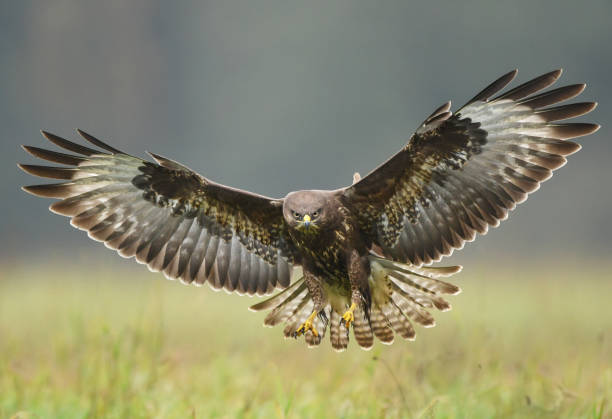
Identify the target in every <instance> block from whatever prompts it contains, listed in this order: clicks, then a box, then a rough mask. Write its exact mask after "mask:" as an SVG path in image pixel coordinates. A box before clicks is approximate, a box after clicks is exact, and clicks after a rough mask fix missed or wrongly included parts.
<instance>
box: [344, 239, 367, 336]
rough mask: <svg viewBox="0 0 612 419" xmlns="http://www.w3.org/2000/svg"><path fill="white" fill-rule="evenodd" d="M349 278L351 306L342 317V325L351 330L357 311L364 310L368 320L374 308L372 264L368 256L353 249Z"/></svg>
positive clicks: (350, 257) (349, 265)
mask: <svg viewBox="0 0 612 419" xmlns="http://www.w3.org/2000/svg"><path fill="white" fill-rule="evenodd" d="M348 276H349V282H350V283H351V306H350V307H349V309H348V310H347V311H346V312H345V313H344V314H343V315H342V323H344V325H345V326H346V328H347V329H348V328H350V326H351V323H353V322H354V321H355V309H356V308H357V307H361V308H363V312H364V314H365V317H366V319H368V321H369V318H370V307H371V306H372V296H371V295H370V285H369V283H368V277H369V276H370V264H369V261H368V257H367V256H361V255H360V254H359V252H358V251H357V250H355V249H353V250H352V251H351V253H350V255H349V260H348Z"/></svg>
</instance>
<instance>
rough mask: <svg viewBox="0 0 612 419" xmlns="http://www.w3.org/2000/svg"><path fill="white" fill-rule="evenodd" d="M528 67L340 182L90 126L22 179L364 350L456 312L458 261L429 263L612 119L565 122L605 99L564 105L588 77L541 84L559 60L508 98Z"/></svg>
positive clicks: (199, 275) (67, 210)
mask: <svg viewBox="0 0 612 419" xmlns="http://www.w3.org/2000/svg"><path fill="white" fill-rule="evenodd" d="M515 75H516V71H512V72H510V73H507V74H505V75H504V76H502V77H501V78H499V79H498V80H496V81H495V82H493V83H492V84H491V85H489V86H488V87H487V88H485V89H484V90H483V91H481V92H480V93H479V94H477V95H476V96H475V97H474V98H473V99H472V100H470V101H469V102H468V103H467V104H466V105H464V106H463V107H461V108H460V109H459V110H458V111H457V112H456V113H454V114H453V113H451V111H450V102H449V103H446V104H444V105H442V106H441V107H439V108H438V109H436V110H435V111H434V112H433V113H432V114H431V115H430V116H429V117H428V118H427V119H426V120H425V122H424V123H423V124H422V125H421V126H420V127H419V128H418V129H417V131H416V132H415V133H414V134H413V136H412V137H411V138H410V140H409V141H408V143H407V144H406V145H405V146H404V147H403V148H402V149H401V150H400V151H399V152H398V153H397V154H395V155H394V156H393V157H391V158H390V159H389V160H387V161H386V162H385V163H384V164H382V165H381V166H380V167H379V168H377V169H376V170H374V171H373V172H372V173H370V174H369V175H367V176H364V177H363V178H362V177H361V176H360V175H359V174H357V173H356V174H355V175H354V178H353V184H352V185H351V186H348V187H346V188H342V189H338V190H334V191H298V192H292V193H290V194H289V195H287V196H286V197H285V198H282V199H272V198H267V197H264V196H261V195H256V194H253V193H250V192H246V191H241V190H238V189H234V188H230V187H227V186H224V185H220V184H217V183H215V182H213V181H211V180H209V179H207V178H205V177H203V176H200V175H198V174H197V173H195V172H193V171H192V170H190V169H189V168H187V167H185V166H183V165H181V164H180V163H177V162H174V161H172V160H170V159H167V158H164V157H161V156H158V155H155V154H151V156H152V157H153V159H154V160H155V163H153V162H148V161H145V160H142V159H139V158H137V157H133V156H130V155H128V154H126V153H123V152H121V151H119V150H117V149H116V148H113V147H111V146H109V145H107V144H105V143H103V142H102V141H100V140H98V139H96V138H94V137H93V136H91V135H89V134H87V133H85V132H82V131H79V134H81V136H82V137H83V138H84V139H85V140H86V141H87V142H89V143H90V144H92V145H93V146H95V147H97V148H95V149H94V148H89V147H86V146H83V145H80V144H76V143H73V142H71V141H68V140H65V139H63V138H60V137H58V136H55V135H53V134H50V133H47V132H43V135H44V136H45V137H46V138H47V139H48V140H49V141H50V142H52V143H54V144H56V145H57V146H59V147H60V148H63V149H65V150H67V151H69V152H71V153H74V154H67V153H59V152H55V151H50V150H45V149H40V148H37V147H30V146H24V149H25V150H26V151H27V152H29V153H30V154H32V155H33V156H35V157H38V158H40V159H42V160H47V161H50V162H53V163H59V164H61V165H64V166H39V165H26V164H23V165H20V167H21V168H22V169H23V170H24V171H26V172H28V173H30V174H33V175H35V176H40V177H46V178H52V179H59V180H61V181H62V182H59V183H53V184H46V185H35V186H27V187H24V190H26V191H27V192H30V193H32V194H34V195H38V196H43V197H51V198H59V199H60V200H59V201H57V202H55V203H53V204H52V205H51V210H52V211H53V212H56V213H59V214H62V215H66V216H69V217H71V224H72V225H74V226H75V227H77V228H80V229H82V230H86V231H87V232H88V234H89V236H90V237H91V238H93V239H95V240H98V241H102V242H104V243H105V245H106V246H107V247H110V248H112V249H115V250H117V252H118V253H119V254H121V255H122V256H124V257H135V258H136V260H137V261H138V262H140V263H144V264H147V266H148V267H149V269H151V270H153V271H162V272H163V273H164V275H166V277H168V278H172V279H174V278H178V279H180V280H181V281H183V282H185V283H195V284H203V283H208V284H209V285H210V286H212V287H213V288H216V289H220V288H224V289H226V290H227V291H235V292H238V293H241V294H249V295H253V294H257V295H267V294H270V293H272V292H273V291H275V290H276V289H282V290H283V291H281V292H280V293H279V294H277V295H275V296H273V297H272V298H270V299H268V300H265V301H262V302H260V303H258V304H256V305H254V306H252V307H251V308H252V309H253V310H268V309H269V310H271V311H270V313H269V314H268V315H267V317H266V319H265V324H266V325H269V326H274V325H277V324H280V323H284V324H285V328H284V335H285V336H287V337H297V336H300V335H302V334H303V335H304V336H305V340H306V342H307V343H308V344H309V345H318V344H319V343H320V342H321V340H322V338H323V337H324V335H325V332H326V330H327V326H328V325H329V329H330V332H329V333H330V341H331V344H332V347H333V348H334V349H336V350H343V349H345V348H346V347H347V345H348V342H349V330H350V326H353V330H354V336H355V340H356V341H357V343H358V344H359V346H361V347H362V348H370V347H371V346H372V345H373V343H374V337H376V338H378V339H379V340H380V341H381V342H383V343H387V344H390V343H392V342H393V340H394V337H395V335H396V334H397V335H399V336H401V337H402V338H404V339H414V337H415V329H414V326H413V323H417V324H419V325H421V326H424V327H431V326H433V325H434V319H433V316H432V315H431V314H430V310H431V309H434V308H435V309H437V310H441V311H445V310H449V309H450V304H449V303H448V302H447V301H446V300H444V299H443V298H442V296H443V295H444V294H456V293H458V292H459V288H458V287H456V286H455V285H452V284H450V283H448V282H445V281H444V280H442V279H441V278H445V277H448V276H451V275H453V274H455V273H457V272H458V271H459V270H460V267H456V266H451V267H429V266H425V265H428V264H430V263H432V262H435V261H438V260H440V259H441V258H442V257H443V256H448V255H450V254H451V253H452V252H453V250H454V249H459V248H461V247H463V245H464V243H465V242H466V241H471V240H473V239H474V238H475V237H476V234H477V233H480V234H485V233H486V232H487V230H488V228H489V226H493V227H495V226H497V225H498V224H499V222H500V221H501V220H503V219H505V218H506V217H507V216H508V213H509V211H511V210H512V209H514V207H515V206H516V205H517V204H518V203H520V202H523V201H524V200H525V199H527V195H528V194H530V193H531V192H533V191H535V190H536V189H538V188H539V186H540V184H541V183H542V182H543V181H545V180H546V179H548V178H549V177H550V176H551V175H552V171H553V170H555V169H557V168H559V167H561V166H562V165H563V164H565V162H566V160H565V156H567V155H569V154H572V153H574V152H576V151H578V150H579V148H580V146H579V145H578V144H576V143H574V142H571V141H567V140H568V139H571V138H574V137H579V136H583V135H587V134H591V133H593V132H594V131H596V130H597V129H598V126H597V125H594V124H586V123H558V122H555V121H560V120H565V119H568V118H573V117H576V116H580V115H583V114H586V113H588V112H590V111H591V110H592V109H593V108H594V107H595V103H590V102H584V103H573V104H565V105H558V106H554V107H551V105H556V104H557V103H560V102H563V101H565V100H567V99H570V98H572V97H574V96H577V95H578V94H579V93H581V92H582V90H583V89H584V85H582V84H579V85H571V86H566V87H561V88H558V89H554V90H548V91H545V92H543V93H542V92H541V91H542V89H545V88H547V87H549V86H550V85H552V84H553V83H554V82H555V81H556V80H557V79H558V78H559V76H560V75H561V71H560V70H558V71H553V72H550V73H547V74H544V75H543V76H540V77H538V78H535V79H533V80H531V81H529V82H527V83H524V84H522V85H520V86H518V87H516V88H514V89H511V90H508V91H506V92H505V93H502V94H498V93H499V91H501V90H502V89H503V88H504V87H505V86H506V85H507V84H508V83H509V82H510V81H511V80H512V79H513V78H514V77H515ZM496 94H498V96H496V97H493V96H494V95H496ZM492 97H493V98H492ZM491 98H492V99H491Z"/></svg>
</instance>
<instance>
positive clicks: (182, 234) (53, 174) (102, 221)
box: [19, 131, 298, 295]
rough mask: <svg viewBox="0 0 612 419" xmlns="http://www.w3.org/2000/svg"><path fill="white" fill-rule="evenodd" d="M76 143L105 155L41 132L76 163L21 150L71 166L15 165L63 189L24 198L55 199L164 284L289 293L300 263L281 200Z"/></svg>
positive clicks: (46, 188) (50, 187)
mask: <svg viewBox="0 0 612 419" xmlns="http://www.w3.org/2000/svg"><path fill="white" fill-rule="evenodd" d="M79 133H80V134H81V135H82V136H83V138H85V140H87V141H89V142H90V143H92V144H93V145H95V146H97V147H99V148H101V149H103V150H104V152H103V151H100V150H94V149H91V148H88V147H84V146H82V145H79V144H76V143H73V142H70V141H68V140H65V139H63V138H60V137H57V136H55V135H53V134H50V133H47V132H43V135H44V136H45V137H46V138H47V139H48V140H49V141H51V142H52V143H54V144H56V145H58V146H59V147H62V148H64V149H67V150H69V151H72V152H74V153H76V155H71V154H64V153H58V152H55V151H49V150H43V149H40V148H37V147H30V146H24V149H25V150H26V151H27V152H29V153H30V154H32V155H34V156H36V157H39V158H41V159H43V160H48V161H51V162H55V163H60V164H64V165H67V166H69V167H51V166H36V165H26V164H22V165H19V166H20V167H21V169H23V170H24V171H25V172H27V173H30V174H33V175H36V176H41V177H46V178H53V179H63V180H66V182H63V183H54V184H47V185H36V186H26V187H24V188H23V189H24V190H25V191H27V192H29V193H31V194H33V195H37V196H43V197H50V198H61V199H62V200H61V201H57V202H55V203H53V204H52V205H51V207H50V209H51V211H53V212H56V213H58V214H62V215H66V216H69V217H71V218H72V219H71V224H72V225H74V226H75V227H78V228H80V229H82V230H87V231H88V234H89V237H91V238H93V239H95V240H98V241H103V242H104V244H105V245H106V246H107V247H109V248H111V249H115V250H117V251H118V252H119V254H120V255H122V256H124V257H128V258H129V257H132V256H135V257H136V260H137V261H138V262H140V263H146V264H147V265H148V267H149V269H151V270H153V271H163V272H164V274H165V275H166V276H167V277H168V278H180V279H181V280H182V281H184V282H187V283H191V282H194V283H196V284H203V283H204V282H208V283H209V284H210V285H211V286H212V287H214V288H217V289H220V288H224V289H226V290H228V291H237V292H239V293H247V294H255V293H257V294H260V295H262V294H268V293H270V292H272V291H273V290H274V289H275V288H286V287H287V286H289V283H290V279H291V278H290V276H291V268H292V264H293V263H296V262H298V261H296V260H294V250H293V247H292V246H291V243H290V242H288V241H287V240H285V237H286V235H285V224H284V220H283V215H282V200H275V199H271V198H267V197H264V196H261V195H255V194H252V193H249V192H246V191H241V190H237V189H233V188H229V187H226V186H223V185H219V184H217V183H214V182H212V181H210V180H208V179H206V178H204V177H202V176H200V175H198V174H197V173H195V172H193V171H191V170H190V169H188V168H187V167H185V166H183V165H181V164H179V163H176V162H174V161H171V160H169V159H166V158H163V157H161V156H157V155H154V154H151V156H152V157H153V158H154V159H155V160H156V161H157V163H158V164H156V163H152V162H148V161H145V160H142V159H139V158H137V157H133V156H130V155H127V154H125V153H123V152H121V151H119V150H117V149H115V148H113V147H110V146H108V145H107V144H104V143H103V142H101V141H100V140H98V139H96V138H94V137H92V136H91V135H89V134H87V133H85V132H82V131H79Z"/></svg>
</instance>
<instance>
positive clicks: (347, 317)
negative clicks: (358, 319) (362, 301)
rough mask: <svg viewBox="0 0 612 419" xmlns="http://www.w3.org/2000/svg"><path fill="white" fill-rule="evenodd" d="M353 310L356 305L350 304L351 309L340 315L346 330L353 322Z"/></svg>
mask: <svg viewBox="0 0 612 419" xmlns="http://www.w3.org/2000/svg"><path fill="white" fill-rule="evenodd" d="M355 308H357V304H355V303H353V304H351V307H350V308H349V309H348V310H347V312H346V313H344V314H343V315H342V323H344V325H345V326H346V328H347V329H348V328H350V327H351V323H353V321H355V314H353V312H354V311H355Z"/></svg>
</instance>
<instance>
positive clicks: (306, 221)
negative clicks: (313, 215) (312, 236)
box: [302, 214, 310, 228]
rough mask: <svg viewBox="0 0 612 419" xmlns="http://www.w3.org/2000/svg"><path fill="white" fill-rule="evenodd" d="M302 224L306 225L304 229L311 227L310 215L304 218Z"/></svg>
mask: <svg viewBox="0 0 612 419" xmlns="http://www.w3.org/2000/svg"><path fill="white" fill-rule="evenodd" d="M302 222H303V223H304V227H306V228H308V227H310V215H308V214H306V215H304V218H302Z"/></svg>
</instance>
